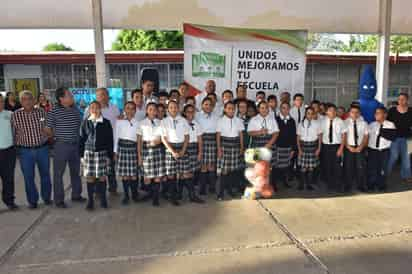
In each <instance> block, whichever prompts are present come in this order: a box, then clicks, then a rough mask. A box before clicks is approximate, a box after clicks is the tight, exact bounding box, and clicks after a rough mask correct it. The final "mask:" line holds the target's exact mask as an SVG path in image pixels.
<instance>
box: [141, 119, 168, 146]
mask: <svg viewBox="0 0 412 274" xmlns="http://www.w3.org/2000/svg"><path fill="white" fill-rule="evenodd" d="M137 134H138V135H140V136H142V140H143V141H144V142H152V141H156V140H159V139H160V138H161V137H162V128H161V127H160V120H159V119H154V120H150V119H149V118H145V119H144V120H143V121H141V122H140V123H139V127H138V129H137Z"/></svg>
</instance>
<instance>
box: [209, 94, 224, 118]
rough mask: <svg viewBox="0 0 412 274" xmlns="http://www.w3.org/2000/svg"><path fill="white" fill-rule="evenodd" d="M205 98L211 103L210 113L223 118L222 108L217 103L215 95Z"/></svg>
mask: <svg viewBox="0 0 412 274" xmlns="http://www.w3.org/2000/svg"><path fill="white" fill-rule="evenodd" d="M206 97H207V98H210V100H211V102H212V112H213V114H215V115H216V116H218V117H222V116H223V106H222V105H221V104H220V103H219V102H218V101H217V95H216V93H210V94H208V95H207V96H206Z"/></svg>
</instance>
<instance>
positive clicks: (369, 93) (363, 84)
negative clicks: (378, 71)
mask: <svg viewBox="0 0 412 274" xmlns="http://www.w3.org/2000/svg"><path fill="white" fill-rule="evenodd" d="M375 95H376V78H375V71H374V70H373V67H372V66H371V65H367V66H366V67H365V69H364V70H363V73H362V75H361V78H360V83H359V98H360V99H366V100H368V99H374V98H375Z"/></svg>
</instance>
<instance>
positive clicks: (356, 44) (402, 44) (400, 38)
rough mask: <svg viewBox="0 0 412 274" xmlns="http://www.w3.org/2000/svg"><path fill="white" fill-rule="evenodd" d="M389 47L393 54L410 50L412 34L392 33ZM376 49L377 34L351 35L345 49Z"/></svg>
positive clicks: (371, 50)
mask: <svg viewBox="0 0 412 274" xmlns="http://www.w3.org/2000/svg"><path fill="white" fill-rule="evenodd" d="M390 48H391V52H392V53H394V54H399V53H407V52H412V36H404V35H392V36H391V45H390ZM377 49H378V36H377V35H351V36H350V39H349V45H348V46H347V47H346V48H345V51H347V52H376V51H377Z"/></svg>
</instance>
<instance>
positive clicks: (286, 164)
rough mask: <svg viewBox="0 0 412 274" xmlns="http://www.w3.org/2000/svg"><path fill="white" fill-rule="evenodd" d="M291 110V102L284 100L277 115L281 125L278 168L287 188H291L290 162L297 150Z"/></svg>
mask: <svg viewBox="0 0 412 274" xmlns="http://www.w3.org/2000/svg"><path fill="white" fill-rule="evenodd" d="M289 111H290V104H289V103H287V102H283V103H281V104H280V113H279V115H278V116H276V122H277V124H278V127H279V136H278V138H277V140H276V151H277V160H276V169H277V173H278V175H279V176H280V178H281V179H282V181H283V185H284V186H285V187H286V188H290V185H289V183H288V181H289V168H290V162H291V159H292V158H293V156H294V154H295V152H296V151H297V147H296V124H295V120H294V119H293V118H292V117H291V116H290V113H289Z"/></svg>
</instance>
